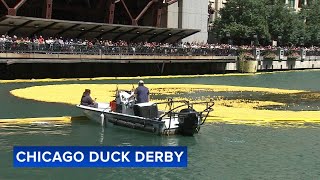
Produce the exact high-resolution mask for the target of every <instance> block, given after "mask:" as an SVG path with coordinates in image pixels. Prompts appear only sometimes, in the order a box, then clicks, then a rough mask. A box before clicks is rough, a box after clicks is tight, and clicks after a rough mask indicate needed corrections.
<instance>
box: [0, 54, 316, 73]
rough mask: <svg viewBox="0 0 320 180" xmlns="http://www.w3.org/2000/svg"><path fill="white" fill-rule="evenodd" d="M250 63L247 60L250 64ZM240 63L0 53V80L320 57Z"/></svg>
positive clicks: (264, 64)
mask: <svg viewBox="0 0 320 180" xmlns="http://www.w3.org/2000/svg"><path fill="white" fill-rule="evenodd" d="M249 64H250V63H249ZM250 66H252V67H250V68H249V70H247V71H243V69H245V68H246V67H244V66H239V62H238V60H237V56H170V55H166V56H154V55H149V56H147V55H84V54H76V55H74V54H36V53H0V79H17V78H62V77H65V78H68V77H98V76H146V75H197V74H215V73H226V72H256V71H255V70H254V71H251V70H250V69H252V68H254V69H256V70H257V71H271V70H290V69H320V57H317V56H312V57H311V56H310V57H306V58H305V59H303V60H300V59H297V60H295V61H293V60H290V61H289V60H286V59H283V60H281V61H280V60H278V59H275V60H273V61H270V60H263V59H260V60H257V61H254V62H253V64H252V63H251V65H250Z"/></svg>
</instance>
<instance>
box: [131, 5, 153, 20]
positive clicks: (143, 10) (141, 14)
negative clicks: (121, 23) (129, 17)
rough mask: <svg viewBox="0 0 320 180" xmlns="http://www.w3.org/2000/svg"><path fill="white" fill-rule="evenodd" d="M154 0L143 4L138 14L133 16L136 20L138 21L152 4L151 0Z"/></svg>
mask: <svg viewBox="0 0 320 180" xmlns="http://www.w3.org/2000/svg"><path fill="white" fill-rule="evenodd" d="M155 1H156V0H152V1H150V2H149V3H148V4H147V6H145V7H144V8H143V9H142V11H141V12H140V14H139V15H138V16H137V17H136V18H135V20H136V21H139V20H140V18H141V17H142V16H143V15H144V13H146V11H147V10H148V9H149V8H150V6H151V5H152V4H153V2H155Z"/></svg>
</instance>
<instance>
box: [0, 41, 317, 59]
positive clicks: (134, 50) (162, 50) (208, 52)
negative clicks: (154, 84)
mask: <svg viewBox="0 0 320 180" xmlns="http://www.w3.org/2000/svg"><path fill="white" fill-rule="evenodd" d="M246 51H248V52H253V50H251V49H249V50H246ZM267 51H274V52H275V53H276V51H275V50H261V55H262V56H263V55H264V53H265V52H267ZM289 51H290V50H285V51H284V54H285V55H286V54H288V52H289ZM296 51H297V52H299V51H298V50H296ZM239 52H240V50H238V49H236V48H192V47H162V46H155V47H147V46H143V45H136V46H107V45H83V44H76V43H73V44H59V43H52V44H38V43H32V42H30V43H16V42H0V53H38V54H75V55H77V54H80V55H81V54H85V55H143V56H237V55H239ZM306 55H307V56H320V50H312V51H311V50H307V51H306Z"/></svg>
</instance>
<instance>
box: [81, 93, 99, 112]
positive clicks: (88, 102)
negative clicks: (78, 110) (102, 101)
mask: <svg viewBox="0 0 320 180" xmlns="http://www.w3.org/2000/svg"><path fill="white" fill-rule="evenodd" d="M90 93H91V91H90V89H85V90H84V92H83V95H82V97H81V102H80V104H81V105H84V106H89V107H94V108H97V107H98V103H96V102H95V101H94V100H92V98H91V96H90Z"/></svg>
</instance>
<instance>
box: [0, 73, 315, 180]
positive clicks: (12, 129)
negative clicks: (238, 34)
mask: <svg viewBox="0 0 320 180" xmlns="http://www.w3.org/2000/svg"><path fill="white" fill-rule="evenodd" d="M136 81H137V80H132V79H129V80H96V81H81V83H90V84H92V83H97V84H99V83H134V84H136ZM66 83H68V84H70V83H80V82H79V81H70V82H68V81H67V82H34V83H5V84H1V86H0V99H1V103H2V105H1V108H0V119H6V118H27V117H59V116H79V115H82V114H81V111H79V110H77V109H76V108H74V107H73V106H68V105H63V104H57V103H42V102H35V101H31V100H24V99H19V98H16V97H13V96H12V95H10V93H9V91H10V90H12V89H16V88H23V87H29V86H35V85H47V84H66ZM147 83H150V84H151V83H158V84H169V83H186V84H197V83H199V84H218V85H236V86H254V87H272V88H282V89H296V90H308V91H315V92H319V91H320V71H296V72H278V73H270V74H260V75H254V76H218V77H192V78H185V77H179V78H163V79H162V78H154V79H148V80H147ZM15 145H40V146H44V145H89V146H91V145H107V146H113V145H115V146H118V145H124V146H128V145H137V146H140V145H148V146H158V145H160V146H187V147H188V167H187V168H43V169H41V168H13V163H12V148H13V146H15ZM319 150H320V125H318V124H305V125H304V126H303V127H299V128H297V127H294V126H293V127H290V126H284V127H273V126H271V125H270V126H268V125H266V126H250V125H235V124H225V123H208V124H206V125H204V126H203V127H202V128H201V131H200V133H199V134H196V135H195V136H194V137H183V136H169V137H167V136H153V135H152V136H151V135H150V134H148V133H145V132H140V131H134V130H130V129H124V128H118V127H112V128H107V129H103V128H101V127H100V126H98V125H97V124H94V123H91V122H89V121H87V120H77V121H72V122H71V123H62V122H60V123H59V122H57V123H50V124H45V123H31V124H17V123H12V124H8V125H6V126H0V179H1V180H2V179H8V180H10V179H24V180H29V179H30V180H31V179H46V180H47V179H68V180H70V179H92V180H93V179H218V180H220V179H221V180H224V179H226V180H229V179H231V180H232V179H235V180H238V179H240V180H242V179H246V180H251V179H252V180H256V179H301V180H308V179H310V180H311V179H312V180H313V179H320V153H319Z"/></svg>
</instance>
